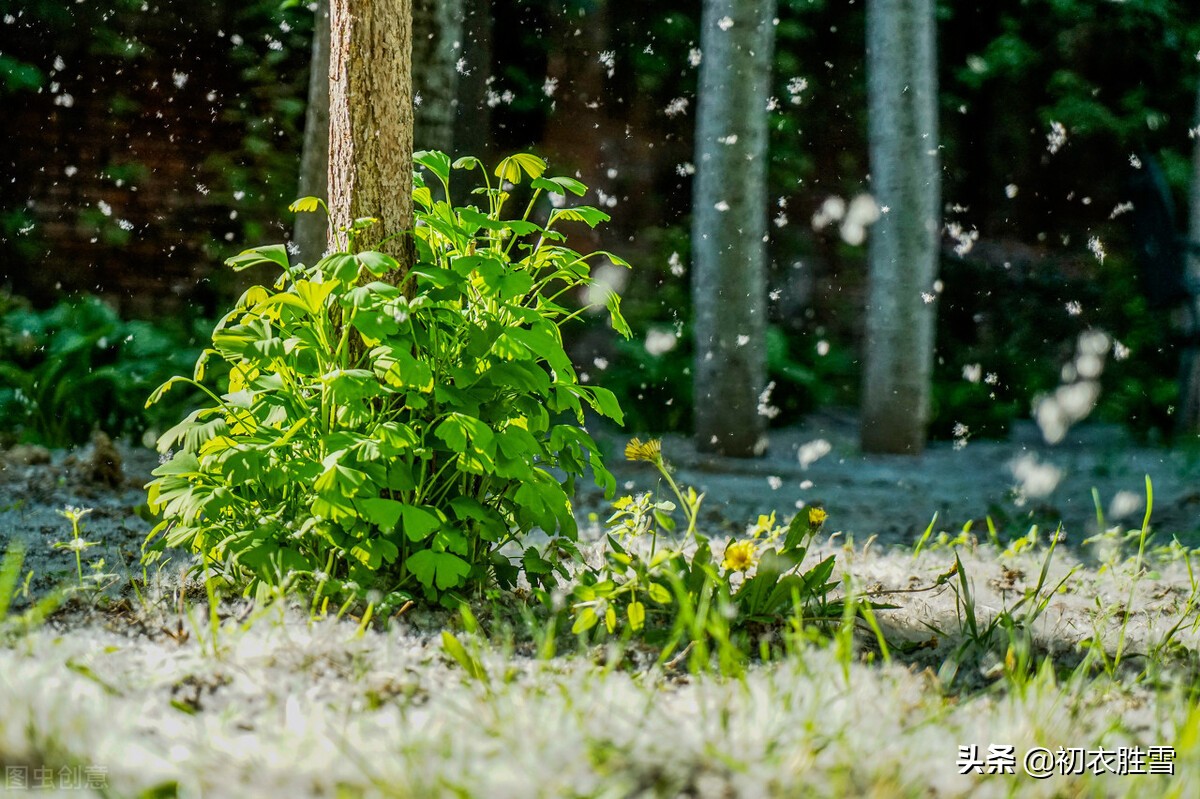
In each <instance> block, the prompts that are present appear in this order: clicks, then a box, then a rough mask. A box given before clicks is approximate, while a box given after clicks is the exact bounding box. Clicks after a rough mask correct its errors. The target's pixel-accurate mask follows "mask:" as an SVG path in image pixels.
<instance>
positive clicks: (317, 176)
mask: <svg viewBox="0 0 1200 799" xmlns="http://www.w3.org/2000/svg"><path fill="white" fill-rule="evenodd" d="M314 13H315V14H316V19H315V20H314V22H313V42H312V66H311V67H310V70H311V71H310V72H309V76H308V110H307V112H306V113H305V117H304V149H303V150H302V151H301V155H300V189H299V196H301V197H320V198H321V199H323V200H324V199H326V198H327V197H328V196H329V0H317V9H316V11H315V12H314ZM292 241H293V242H295V245H296V252H295V255H296V257H297V259H298V260H299V261H300V263H303V264H310V265H311V264H314V263H316V262H317V261H319V260H320V259H321V256H322V255H323V254H324V253H325V249H326V247H327V246H328V242H329V220H327V219H326V218H325V214H323V213H315V214H309V213H304V214H296V227H295V229H294V231H293V233H292Z"/></svg>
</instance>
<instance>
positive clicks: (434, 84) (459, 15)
mask: <svg viewBox="0 0 1200 799" xmlns="http://www.w3.org/2000/svg"><path fill="white" fill-rule="evenodd" d="M412 2H413V60H412V63H413V91H414V92H415V93H416V97H418V98H420V102H419V103H418V104H417V106H416V128H415V129H414V133H413V143H414V145H415V147H416V149H418V150H441V151H442V152H444V153H448V154H453V152H454V118H455V115H456V112H457V107H456V106H457V100H458V97H457V94H458V70H457V69H456V68H455V67H456V64H457V62H458V59H459V58H460V54H461V53H462V52H463V46H462V38H463V0H412Z"/></svg>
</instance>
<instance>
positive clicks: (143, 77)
mask: <svg viewBox="0 0 1200 799" xmlns="http://www.w3.org/2000/svg"><path fill="white" fill-rule="evenodd" d="M416 5H417V8H418V10H420V9H421V7H422V0H417V3H416ZM424 5H425V6H433V7H434V10H432V11H431V10H430V9H429V8H426V9H425V11H426V12H427V13H430V14H434V15H436V9H437V7H438V4H437V3H432V2H426V3H425V4H424ZM938 5H939V9H938V13H937V19H938V22H937V26H938V29H937V36H938V56H937V57H938V66H937V71H938V74H937V80H938V93H939V109H940V130H941V133H940V143H939V146H940V149H941V163H942V198H943V203H944V224H945V229H944V234H943V239H942V251H941V258H940V266H939V277H940V280H941V294H940V297H939V301H938V322H937V333H936V342H937V343H936V355H935V370H934V380H933V408H932V409H933V415H932V425H931V429H930V435H931V436H932V437H933V438H935V439H936V438H942V439H949V438H954V437H956V436H958V437H962V436H965V432H964V431H966V430H969V431H970V435H971V436H973V437H988V436H996V437H1003V436H1005V435H1006V434H1007V433H1008V430H1009V428H1010V426H1011V425H1012V423H1013V422H1014V420H1017V419H1027V418H1029V416H1030V414H1031V410H1032V408H1033V407H1034V404H1035V402H1036V401H1037V399H1038V397H1040V396H1042V395H1045V394H1046V393H1048V392H1053V391H1055V389H1056V388H1057V387H1059V386H1060V385H1062V384H1063V383H1069V382H1070V380H1069V379H1068V378H1069V377H1070V375H1068V374H1067V372H1069V371H1070V370H1071V369H1074V368H1076V367H1075V366H1073V364H1076V363H1078V360H1079V356H1080V354H1081V353H1082V354H1084V355H1086V354H1087V352H1088V350H1089V347H1090V348H1093V349H1094V348H1095V347H1096V344H1095V341H1096V340H1095V339H1094V338H1093V339H1090V340H1089V339H1088V335H1089V334H1090V333H1089V332H1090V331H1091V332H1094V331H1102V332H1103V333H1104V336H1105V340H1104V341H1103V346H1102V347H1101V349H1102V350H1103V351H1104V353H1105V356H1106V362H1105V368H1104V370H1103V374H1102V375H1101V378H1100V379H1101V386H1102V387H1101V393H1100V395H1099V398H1098V400H1097V403H1096V405H1095V408H1094V410H1093V411H1092V414H1091V418H1093V419H1098V420H1102V421H1108V422H1117V423H1120V424H1122V425H1127V426H1128V427H1129V429H1130V430H1131V431H1133V433H1134V434H1135V435H1137V436H1139V437H1142V438H1143V439H1145V440H1148V441H1151V442H1154V441H1163V440H1166V439H1167V438H1169V437H1170V435H1171V434H1172V431H1173V430H1174V428H1175V425H1174V421H1173V415H1174V413H1175V410H1176V407H1177V404H1178V396H1177V377H1178V371H1179V368H1180V366H1179V364H1180V354H1181V349H1182V348H1183V347H1184V345H1185V344H1186V342H1185V341H1184V339H1183V336H1182V333H1181V332H1180V331H1181V319H1180V318H1179V316H1180V310H1179V309H1178V308H1173V307H1172V305H1173V301H1174V300H1175V299H1178V298H1177V297H1174V295H1173V294H1172V291H1171V290H1170V288H1171V287H1168V290H1166V291H1165V294H1166V295H1168V296H1166V299H1163V296H1160V295H1162V294H1163V291H1162V290H1161V288H1162V287H1161V285H1158V286H1156V284H1155V280H1156V278H1155V276H1154V275H1153V274H1151V273H1148V270H1147V268H1146V266H1145V263H1144V262H1139V258H1138V257H1137V252H1138V248H1139V241H1142V240H1143V239H1144V234H1139V232H1138V231H1139V224H1140V223H1138V222H1137V221H1136V217H1137V216H1138V214H1139V213H1144V212H1145V211H1146V209H1145V208H1144V207H1139V208H1132V207H1131V206H1132V201H1131V196H1132V195H1131V192H1132V191H1133V189H1131V177H1130V175H1131V172H1137V171H1138V170H1139V168H1140V169H1141V170H1145V169H1147V168H1149V167H1150V166H1151V165H1156V167H1155V168H1157V169H1160V170H1161V192H1160V196H1161V198H1162V199H1163V201H1164V203H1165V204H1164V208H1167V207H1170V206H1173V207H1175V208H1177V209H1179V211H1178V213H1177V214H1176V215H1175V217H1174V218H1168V219H1167V220H1166V223H1167V224H1169V225H1171V226H1172V227H1173V229H1177V230H1178V231H1179V232H1180V233H1181V234H1182V233H1183V231H1184V230H1185V229H1186V227H1187V219H1186V214H1185V213H1184V209H1186V208H1187V198H1188V192H1189V191H1190V190H1191V188H1192V187H1191V181H1192V158H1193V148H1194V147H1195V145H1196V135H1197V133H1196V130H1195V129H1194V128H1193V126H1194V125H1196V121H1195V110H1196V106H1197V101H1196V97H1197V88H1198V84H1200V63H1198V61H1200V8H1197V7H1196V5H1195V4H1193V3H1190V2H1185V0H1178V1H1172V0H1126V1H1125V2H1100V1H1099V0H1007V1H1005V0H1001V1H1000V2H991V1H990V0H989V1H988V2H949V0H945V1H944V2H941V3H939V4H938ZM448 6H449V7H453V8H454V9H456V11H457V14H456V15H455V18H454V19H452V20H450V22H449V23H448V24H450V25H451V26H452V28H453V31H452V33H453V35H450V36H443V38H445V40H446V42H447V43H448V47H449V50H448V51H442V52H441V54H440V55H439V54H438V53H433V54H427V55H425V56H423V57H419V58H418V59H416V61H417V64H418V66H419V65H420V64H421V63H425V62H430V61H432V60H436V58H439V57H441V58H452V61H453V80H452V82H451V84H450V85H449V87H447V86H433V85H430V86H429V87H428V88H427V90H426V92H425V93H424V95H423V96H422V102H428V103H430V106H429V107H430V108H433V107H434V106H433V104H435V103H439V102H442V101H445V102H448V103H449V105H448V106H445V102H442V105H443V106H445V107H448V108H449V109H450V111H451V113H450V115H449V123H448V124H449V132H447V131H445V130H442V131H440V132H438V133H437V134H436V138H437V141H433V142H429V141H426V142H422V141H421V136H418V141H417V145H418V147H422V146H426V147H428V146H436V147H438V148H445V149H449V150H451V151H452V152H453V154H454V155H465V154H473V155H477V156H480V157H481V158H483V159H484V160H485V161H486V162H489V163H493V162H494V161H495V160H496V159H498V158H499V157H501V156H503V155H505V154H508V153H511V152H515V151H532V152H536V153H538V154H540V155H542V156H543V157H545V158H547V159H548V160H549V161H550V163H551V168H552V170H553V171H555V172H557V173H560V174H568V175H577V176H578V177H579V178H580V179H581V180H583V182H585V183H586V184H588V186H590V187H591V192H590V193H589V195H588V197H587V198H586V199H587V201H588V202H590V203H591V204H594V205H596V206H598V207H601V208H603V209H604V210H605V211H606V212H607V213H609V214H611V216H612V222H611V223H610V224H608V225H606V226H603V227H602V228H600V229H598V230H597V231H596V232H595V233H587V232H584V233H583V234H582V235H580V236H579V237H578V238H576V239H575V241H574V245H575V246H576V247H577V248H578V249H580V250H590V249H596V248H603V249H611V250H613V251H615V252H617V253H620V254H621V255H622V256H623V257H625V258H627V259H628V260H629V261H630V262H631V263H633V264H634V267H635V268H634V269H633V270H632V271H631V272H629V273H625V272H621V273H620V275H619V277H614V280H618V281H619V282H618V283H617V284H616V288H618V289H619V290H620V291H621V293H622V294H623V296H624V297H625V301H624V304H623V308H624V309H625V311H626V315H627V317H628V318H629V321H630V323H631V325H632V327H633V330H634V333H635V335H634V338H633V339H632V340H629V341H625V340H622V339H620V338H619V337H616V336H615V334H613V332H612V331H611V330H610V329H609V327H608V325H607V323H606V320H605V317H604V316H603V315H598V316H596V317H592V318H586V319H585V321H584V322H582V323H581V324H577V325H575V326H574V327H573V328H571V329H570V330H569V331H565V332H566V333H567V334H568V335H569V336H570V337H571V339H572V340H571V342H570V347H571V350H572V351H573V352H574V353H575V355H576V358H577V361H578V365H579V369H580V371H583V372H588V373H589V375H590V379H591V380H592V381H593V382H598V383H602V384H603V385H605V386H607V387H609V388H611V389H612V390H614V391H615V392H616V393H617V395H618V398H619V399H620V400H621V404H622V406H623V408H624V409H625V412H626V419H627V422H628V425H627V427H628V429H629V430H630V431H632V432H663V431H678V430H687V429H688V428H689V426H690V424H691V407H692V406H691V378H690V377H689V375H688V372H687V370H688V367H689V363H690V358H691V349H692V345H691V341H692V337H691V327H690V325H691V319H692V316H691V308H690V305H691V299H690V290H689V287H688V279H689V264H690V260H689V258H690V254H689V253H690V243H689V230H690V218H691V212H692V210H691V209H692V198H691V191H692V184H693V177H694V173H695V166H694V164H693V158H694V126H695V111H696V106H697V97H696V92H697V75H698V63H699V60H700V52H699V49H698V48H699V46H700V45H699V39H700V24H701V22H700V16H701V8H700V6H701V4H700V3H698V2H695V1H694V0H693V2H679V1H678V0H661V1H660V2H656V3H646V2H641V1H640V0H636V1H635V0H495V2H486V1H485V0H455V2H454V3H451V4H448ZM862 6H863V4H862V3H846V2H840V1H839V0H829V1H828V2H826V1H824V0H778V3H777V12H776V14H777V17H778V23H777V25H776V27H775V53H774V57H773V75H772V99H771V101H770V102H769V104H768V110H767V111H766V113H768V114H769V125H770V164H769V175H768V184H769V188H768V195H769V198H768V203H769V208H768V209H767V214H768V219H769V220H770V223H769V230H770V241H769V260H770V268H769V280H768V283H769V286H768V291H769V295H768V296H769V310H770V324H769V330H768V337H767V359H768V371H769V379H770V380H771V381H773V382H774V384H775V387H774V389H773V393H772V395H771V401H772V404H773V405H774V406H776V407H777V408H778V409H779V413H778V414H776V415H775V416H774V417H773V418H772V419H771V423H772V424H774V425H787V424H792V423H795V422H796V421H797V420H798V419H800V418H801V417H802V416H803V415H804V414H807V413H810V412H813V411H815V410H818V409H830V408H834V409H838V408H853V407H854V406H855V405H856V403H857V402H858V394H859V380H860V367H861V363H862V352H861V346H862V337H863V321H862V320H863V303H864V292H865V287H866V277H867V266H866V257H867V253H866V249H867V248H866V246H865V245H864V243H863V241H862V236H861V235H857V234H855V232H854V231H853V230H848V229H847V226H845V225H842V224H839V220H842V219H845V218H846V214H847V209H850V208H853V206H854V202H855V198H857V197H860V195H863V194H864V193H866V192H867V191H868V188H869V187H868V173H869V168H868V162H867V137H866V130H867V119H866V112H867V97H866V93H867V87H866V77H865V70H864V47H865V44H864V37H865V29H864V28H865V23H864V13H863V7H862ZM445 7H446V6H443V7H442V8H443V10H444V9H445ZM315 9H316V4H315V3H314V4H313V5H311V6H309V5H306V4H302V3H295V2H284V3H281V2H280V0H236V2H235V1H234V0H213V1H212V2H206V3H196V2H182V1H177V0H106V1H105V2H92V0H0V99H2V104H3V109H4V110H3V117H4V119H3V123H2V124H3V126H4V137H3V142H4V145H3V149H2V151H0V164H2V167H0V169H2V172H0V177H2V178H3V179H2V180H0V436H3V437H4V438H6V439H7V440H8V443H12V441H15V440H18V439H19V440H25V441H32V442H37V443H44V444H48V445H65V444H71V443H77V442H79V441H83V440H86V439H87V437H88V436H89V435H90V433H91V431H92V430H93V429H94V428H95V427H97V426H99V427H100V428H102V429H103V430H105V431H106V432H107V433H109V434H110V435H113V436H130V437H132V438H133V439H134V440H141V439H142V438H143V437H144V436H146V434H147V432H149V433H151V434H153V432H154V431H155V430H161V429H162V427H163V423H164V420H166V421H168V422H170V421H174V420H177V419H178V418H179V416H180V410H181V407H182V405H184V404H186V403H187V402H188V398H187V397H186V396H184V395H181V396H180V397H178V398H176V399H175V400H174V402H175V403H177V404H175V405H173V404H171V403H164V404H160V405H158V406H155V407H154V408H153V409H151V410H150V411H146V410H144V409H143V407H142V406H143V402H144V398H145V396H146V395H147V394H148V393H149V392H150V390H152V389H153V388H154V387H155V386H156V385H157V384H158V383H159V382H161V381H162V380H163V379H165V378H166V377H167V376H169V375H171V374H175V373H179V372H183V373H188V372H190V365H191V363H192V362H193V361H194V358H195V356H196V355H197V354H198V352H199V350H200V348H201V347H202V346H203V343H204V341H205V338H206V335H207V333H208V331H209V330H211V325H212V320H213V319H214V318H215V317H216V316H217V315H219V314H220V313H221V310H222V308H223V307H224V306H225V305H227V304H228V303H229V302H231V301H232V300H233V299H234V298H236V295H237V292H238V291H239V287H238V285H237V284H236V283H235V280H234V277H235V276H234V275H233V273H232V272H230V271H229V270H227V269H225V268H224V267H222V266H221V263H222V261H223V259H225V258H227V257H229V256H231V255H234V254H236V253H237V252H240V251H241V250H243V249H245V248H247V247H250V246H255V245H260V244H269V243H276V242H281V241H287V240H289V238H290V237H291V236H292V225H293V219H292V217H291V215H290V214H289V213H288V212H287V210H286V208H287V205H288V203H289V202H291V201H292V200H293V199H295V198H296V197H297V196H298V179H299V172H300V156H301V151H302V145H303V136H304V127H305V112H306V106H307V98H308V87H309V73H310V65H311V62H312V58H313V50H312V35H313V29H314V18H315V17H314V10H315ZM425 24H447V23H445V21H444V20H443V21H442V22H440V23H438V22H436V21H435V22H429V21H428V20H427V21H426V23H425ZM420 30H421V29H420V28H418V36H417V46H421V45H422V42H423V41H425V39H424V38H422V35H421V34H420ZM447 53H448V55H447ZM417 92H418V94H419V95H420V94H422V86H421V82H420V79H419V78H418V86H417ZM447 92H449V95H447ZM447 97H448V98H449V99H448V100H446V98H447ZM418 110H419V111H420V109H418ZM429 135H430V136H433V135H434V134H429ZM1160 216H1161V215H1160ZM1152 221H1153V220H1152ZM1162 221H1163V220H1162V219H1161V218H1160V219H1158V222H1162ZM1144 222H1145V220H1144V219H1143V223H1144ZM1143 228H1144V224H1143ZM589 236H590V238H589ZM1139 236H1142V238H1141V239H1140V238H1139ZM1160 282H1161V281H1160ZM1156 292H1157V293H1156ZM1089 341H1090V342H1091V343H1089ZM0 443H4V442H0Z"/></svg>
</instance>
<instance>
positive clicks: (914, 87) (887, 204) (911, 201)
mask: <svg viewBox="0 0 1200 799" xmlns="http://www.w3.org/2000/svg"><path fill="white" fill-rule="evenodd" d="M934 24H935V23H934V0H869V2H868V3H867V75H868V78H867V83H868V103H869V122H868V133H869V138H870V154H871V185H872V189H873V192H874V196H875V201H876V203H877V204H878V205H879V206H880V210H881V211H883V213H882V215H881V216H880V218H879V221H878V222H876V223H875V225H874V227H873V229H872V231H871V237H870V245H869V250H868V260H869V265H870V266H869V268H870V281H869V282H870V287H869V290H868V299H867V308H866V352H865V366H864V369H863V400H862V448H863V451H864V452H888V453H908V454H917V453H919V452H921V450H922V449H924V447H925V436H926V428H927V426H928V421H929V395H930V375H931V372H932V368H933V332H934V311H935V307H934V304H933V302H932V298H933V295H934V287H933V283H934V279H935V277H936V274H937V259H938V242H939V239H940V232H941V221H940V219H941V214H940V204H941V189H940V176H939V171H938V169H939V167H938V163H939V159H938V152H937V149H938V129H937V78H936V74H937V73H936V71H935V69H934V65H935V55H934V53H935V45H934V38H935V37H934Z"/></svg>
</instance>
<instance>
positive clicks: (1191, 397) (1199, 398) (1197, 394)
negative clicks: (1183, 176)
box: [1176, 83, 1200, 433]
mask: <svg viewBox="0 0 1200 799" xmlns="http://www.w3.org/2000/svg"><path fill="white" fill-rule="evenodd" d="M1192 125H1193V127H1192V130H1193V131H1196V130H1198V129H1200V83H1198V84H1197V93H1196V112H1195V116H1194V117H1193V119H1192ZM1198 247H1200V133H1197V134H1196V136H1195V139H1194V141H1193V144H1192V183H1191V186H1190V187H1189V191H1188V234H1187V245H1186V246H1185V247H1184V251H1183V254H1184V262H1185V264H1186V272H1185V275H1186V280H1187V285H1188V287H1189V288H1190V290H1191V291H1196V290H1197V289H1200V249H1197V248H1198ZM1188 302H1189V303H1190V304H1191V307H1189V308H1188V327H1189V330H1188V331H1187V332H1188V343H1187V345H1186V346H1187V347H1188V351H1187V353H1186V356H1185V358H1184V361H1183V374H1182V375H1181V379H1180V393H1181V394H1182V396H1181V397H1180V398H1179V418H1178V419H1177V420H1176V425H1177V426H1178V428H1179V430H1180V431H1182V432H1184V433H1196V432H1200V346H1197V337H1200V297H1195V296H1193V297H1190V298H1189V300H1188Z"/></svg>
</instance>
